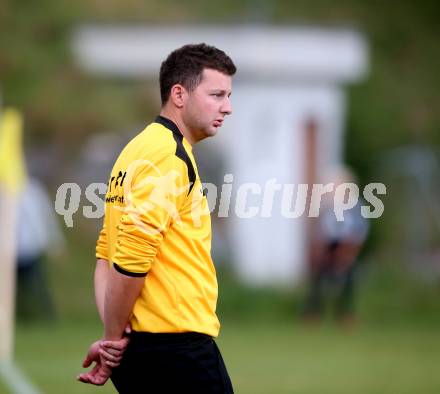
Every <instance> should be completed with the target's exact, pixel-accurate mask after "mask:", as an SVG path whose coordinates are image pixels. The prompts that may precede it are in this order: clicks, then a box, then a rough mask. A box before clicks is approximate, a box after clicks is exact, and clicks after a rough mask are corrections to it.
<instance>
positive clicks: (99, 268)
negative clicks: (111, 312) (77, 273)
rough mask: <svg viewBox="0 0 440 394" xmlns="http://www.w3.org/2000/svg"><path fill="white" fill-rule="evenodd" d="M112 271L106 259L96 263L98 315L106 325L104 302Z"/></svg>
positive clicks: (95, 281) (95, 279) (95, 280)
mask: <svg viewBox="0 0 440 394" xmlns="http://www.w3.org/2000/svg"><path fill="white" fill-rule="evenodd" d="M109 272H110V269H109V265H108V261H107V260H104V259H99V260H97V261H96V267H95V278H94V283H95V301H96V307H97V308H98V313H99V316H100V318H101V321H102V322H103V323H104V301H105V289H106V287H107V279H108V275H109Z"/></svg>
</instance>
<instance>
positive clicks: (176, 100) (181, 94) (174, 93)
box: [170, 84, 187, 108]
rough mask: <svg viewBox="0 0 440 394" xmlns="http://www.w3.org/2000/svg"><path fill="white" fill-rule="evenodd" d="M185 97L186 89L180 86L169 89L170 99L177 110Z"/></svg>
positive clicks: (181, 105)
mask: <svg viewBox="0 0 440 394" xmlns="http://www.w3.org/2000/svg"><path fill="white" fill-rule="evenodd" d="M186 95H187V92H186V89H185V88H184V87H183V86H182V85H180V84H176V85H173V86H172V87H171V93H170V99H171V101H172V102H173V104H174V105H175V106H176V107H177V108H182V107H183V105H184V103H185V99H186Z"/></svg>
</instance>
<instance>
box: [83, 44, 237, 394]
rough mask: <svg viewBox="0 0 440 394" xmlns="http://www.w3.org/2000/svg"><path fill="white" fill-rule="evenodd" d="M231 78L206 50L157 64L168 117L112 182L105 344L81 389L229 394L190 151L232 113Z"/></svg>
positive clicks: (205, 216) (102, 310) (103, 301)
mask: <svg viewBox="0 0 440 394" xmlns="http://www.w3.org/2000/svg"><path fill="white" fill-rule="evenodd" d="M235 72H236V68H235V65H234V63H233V62H232V60H231V59H230V58H229V57H228V56H227V55H226V54H225V53H224V52H223V51H221V50H219V49H217V48H215V47H212V46H208V45H205V44H198V45H185V46H183V47H181V48H179V49H176V50H175V51H173V52H172V53H171V54H170V55H169V56H168V57H167V59H166V60H165V61H164V62H163V63H162V65H161V69H160V93H161V100H162V109H161V113H160V115H159V116H158V117H157V118H156V120H155V121H154V122H153V123H151V124H150V125H148V126H147V127H146V129H145V130H144V131H142V132H141V133H140V134H138V135H137V136H136V137H135V138H134V139H133V140H132V141H131V142H129V143H128V145H127V146H126V147H125V148H124V149H123V151H122V152H121V154H120V156H119V158H118V159H117V160H116V163H115V165H114V167H113V170H112V172H111V175H110V178H109V182H108V190H107V194H106V208H105V219H104V225H103V228H102V230H101V233H100V236H99V239H98V242H97V247H96V257H97V263H96V269H95V295H96V303H97V307H98V311H99V314H100V316H101V318H102V320H103V323H104V338H103V339H102V340H99V341H97V342H95V343H94V344H93V345H92V346H91V347H90V349H89V352H88V355H87V358H86V360H85V361H84V366H85V367H87V366H89V365H91V363H92V362H95V366H94V368H93V369H92V370H91V371H89V372H87V373H84V374H81V375H80V376H79V377H78V379H79V380H80V381H82V382H85V383H92V384H95V385H102V384H104V383H105V382H106V381H107V380H108V378H109V377H111V379H112V381H113V383H114V385H115V387H116V389H117V390H118V392H119V393H127V394H133V393H191V394H194V393H203V394H209V393H233V389H232V385H231V381H230V379H229V376H228V372H227V370H226V367H225V365H224V363H223V360H222V357H221V354H220V352H219V350H218V348H217V346H216V344H215V342H214V340H213V338H214V337H216V336H217V335H218V333H219V328H220V323H219V321H218V319H217V316H216V313H215V311H216V303H217V279H216V273H215V268H214V264H213V262H212V260H211V255H210V248H211V223H210V216H209V208H208V205H207V199H206V196H204V193H203V188H202V183H201V180H200V178H199V175H198V171H197V165H196V162H195V159H194V156H193V154H192V145H193V144H195V143H196V142H198V141H200V140H202V139H204V138H206V137H211V136H214V135H215V134H216V133H217V130H218V128H219V127H220V126H221V125H222V122H223V120H224V118H225V117H226V115H230V114H231V112H232V107H231V102H230V95H231V84H232V76H233V75H234V74H235ZM126 328H129V331H130V333H129V334H126Z"/></svg>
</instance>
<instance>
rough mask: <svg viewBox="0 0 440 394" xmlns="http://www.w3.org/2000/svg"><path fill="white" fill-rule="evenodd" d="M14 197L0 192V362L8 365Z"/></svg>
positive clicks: (12, 315)
mask: <svg viewBox="0 0 440 394" xmlns="http://www.w3.org/2000/svg"><path fill="white" fill-rule="evenodd" d="M16 213H17V202H16V196H14V195H13V194H12V193H9V192H8V191H6V190H4V188H1V189H0V228H1V231H0V361H6V362H10V361H12V357H13V348H14V345H13V344H14V320H15V260H16V248H15V238H16V237H15V233H16V231H15V230H16V224H17V223H16V216H17V215H16Z"/></svg>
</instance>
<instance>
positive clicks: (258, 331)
mask: <svg viewBox="0 0 440 394" xmlns="http://www.w3.org/2000/svg"><path fill="white" fill-rule="evenodd" d="M99 332H100V328H99V326H98V325H96V324H94V323H78V322H77V323H75V322H67V321H66V322H63V323H57V324H53V325H46V324H44V325H42V324H38V325H19V327H18V331H17V351H16V354H17V356H16V361H17V364H18V365H19V366H20V368H21V369H22V371H23V372H24V373H25V374H26V375H27V376H28V377H29V378H30V379H31V380H32V381H33V382H34V384H35V385H36V386H37V387H38V388H39V389H40V390H41V391H42V393H45V394H52V393H53V394H55V393H56V394H58V393H60V392H62V393H63V394H82V393H84V394H86V393H103V394H104V393H115V390H114V389H113V387H112V385H111V384H110V383H109V384H107V385H106V386H105V387H102V388H97V387H92V386H87V385H83V384H81V383H78V382H76V381H75V376H76V374H77V373H78V372H80V371H81V366H80V365H81V361H82V358H83V356H84V353H85V351H86V349H87V345H88V344H89V342H91V341H92V340H93V339H94V338H95V337H97V336H98V335H99ZM218 343H219V345H220V348H221V349H222V352H223V355H224V358H225V361H226V363H227V365H228V368H229V371H230V374H231V377H232V379H233V383H234V386H235V390H236V393H239V394H278V393H279V394H282V393H302V394H304V393H306V394H315V393H316V394H322V393H326V394H327V393H328V394H332V393H335V394H344V393H347V394H348V393H350V394H352V393H356V394H363V393H365V394H376V393H377V394H392V393H396V394H405V393H408V394H410V393H411V394H412V393H416V392H420V393H423V394H429V393H438V390H439V388H440V375H439V374H438V373H437V371H438V355H439V354H440V341H439V340H438V330H437V329H436V328H435V327H434V326H429V325H428V326H423V325H414V324H412V325H411V324H399V325H397V324H396V325H390V324H386V325H384V326H383V327H382V326H381V325H380V324H379V323H377V325H376V326H372V325H368V326H362V325H359V326H358V327H357V328H356V329H351V330H349V331H347V330H343V329H341V328H338V327H335V326H330V325H328V324H327V325H324V326H320V327H317V326H304V325H299V323H297V322H294V321H291V322H287V321H285V322H284V323H281V322H273V323H271V322H268V321H266V322H263V323H261V322H260V323H258V322H257V321H255V322H253V323H251V322H240V323H239V322H234V321H226V322H225V323H224V326H223V329H222V334H221V336H220V338H219V340H218ZM0 392H1V393H5V394H7V393H8V391H7V390H6V388H5V387H3V386H2V385H1V384H0Z"/></svg>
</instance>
